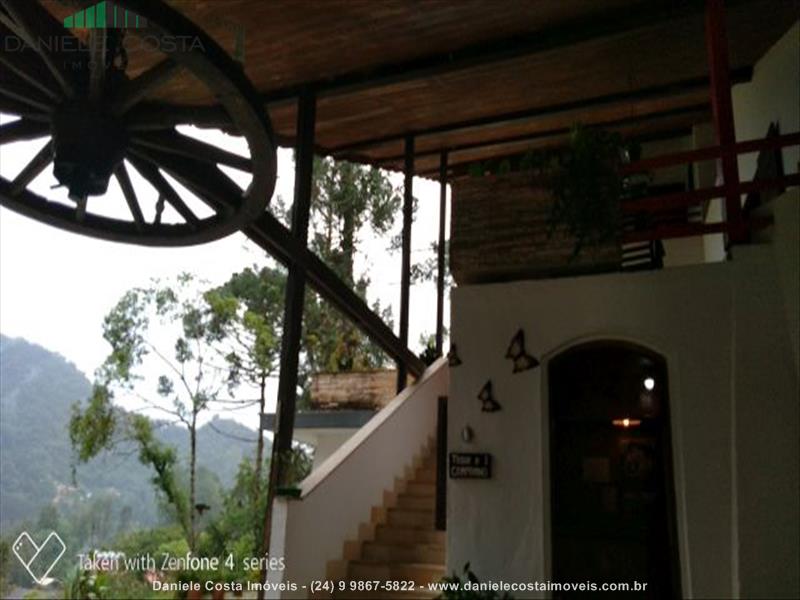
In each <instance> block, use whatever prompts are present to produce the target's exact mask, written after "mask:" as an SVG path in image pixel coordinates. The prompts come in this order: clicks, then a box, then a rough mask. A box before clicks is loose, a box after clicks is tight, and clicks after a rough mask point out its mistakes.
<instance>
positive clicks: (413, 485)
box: [406, 481, 436, 496]
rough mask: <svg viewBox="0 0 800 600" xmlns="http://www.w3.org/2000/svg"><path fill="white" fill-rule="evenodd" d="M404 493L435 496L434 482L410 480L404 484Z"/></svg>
mask: <svg viewBox="0 0 800 600" xmlns="http://www.w3.org/2000/svg"><path fill="white" fill-rule="evenodd" d="M406 494H408V495H411V496H435V495H436V484H435V483H432V482H431V483H417V482H415V481H411V482H409V484H408V485H407V486H406Z"/></svg>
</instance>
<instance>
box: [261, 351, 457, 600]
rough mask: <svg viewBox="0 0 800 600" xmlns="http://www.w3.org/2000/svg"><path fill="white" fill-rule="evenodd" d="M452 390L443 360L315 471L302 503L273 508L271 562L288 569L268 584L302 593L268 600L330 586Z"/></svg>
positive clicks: (432, 430) (280, 502)
mask: <svg viewBox="0 0 800 600" xmlns="http://www.w3.org/2000/svg"><path fill="white" fill-rule="evenodd" d="M447 388H448V370H447V361H446V359H439V360H438V361H436V362H435V363H434V364H433V365H432V366H431V367H429V368H428V369H427V370H426V371H425V373H424V374H423V375H422V377H421V378H420V379H419V381H418V382H417V383H416V384H414V385H413V386H410V387H409V388H407V389H406V390H404V391H403V392H402V393H401V394H399V395H398V396H397V397H396V398H395V399H394V400H392V401H391V402H390V403H389V404H388V405H387V406H386V407H385V408H384V409H383V410H381V411H380V412H379V413H378V414H376V415H375V417H373V418H372V420H370V421H369V422H368V423H367V424H366V425H365V426H364V427H362V428H361V429H360V430H359V431H358V432H357V433H356V434H355V435H353V437H352V438H350V439H349V440H347V442H345V443H344V444H343V445H342V446H341V447H340V448H339V449H338V450H337V451H336V452H334V453H333V454H332V455H331V456H330V457H328V459H327V460H326V461H325V462H324V463H323V464H322V465H320V467H319V468H317V469H315V470H314V471H313V472H312V473H311V475H309V476H308V477H307V478H306V479H305V480H304V481H303V482H302V483H301V485H300V487H301V495H300V498H298V499H289V498H277V499H276V500H275V506H274V509H273V510H274V512H273V521H272V535H271V544H270V556H271V557H281V556H282V557H284V561H285V569H284V570H283V571H271V572H270V574H269V578H268V583H270V584H272V585H279V584H280V583H281V582H282V583H283V584H284V585H288V584H290V583H293V584H296V585H297V586H298V589H297V590H296V591H294V592H293V591H283V592H275V591H270V592H268V593H267V597H271V598H307V597H309V596H310V589H308V588H306V589H304V588H303V587H302V586H304V585H305V586H308V585H310V582H312V581H315V580H316V581H319V580H324V579H325V577H326V566H327V564H328V562H329V561H334V560H339V559H341V557H342V549H343V545H344V542H345V541H347V540H354V539H356V538H357V536H358V529H359V525H360V524H361V523H366V522H368V521H369V520H370V514H371V509H372V507H373V506H380V505H381V504H382V503H383V493H384V491H386V490H392V489H393V487H394V483H395V479H396V478H401V477H403V476H404V474H405V470H406V468H407V467H410V466H411V465H412V464H413V462H414V459H415V457H417V456H418V455H419V453H420V452H421V451H422V450H423V449H424V447H425V446H426V444H427V443H428V442H429V440H430V439H431V438H433V437H434V436H435V434H436V414H437V399H438V397H439V396H446V395H447Z"/></svg>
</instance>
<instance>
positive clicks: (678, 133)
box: [384, 111, 711, 178]
mask: <svg viewBox="0 0 800 600" xmlns="http://www.w3.org/2000/svg"><path fill="white" fill-rule="evenodd" d="M695 114H696V115H697V117H700V116H702V115H705V116H706V117H707V118H708V119H710V118H711V112H710V111H706V112H699V113H695ZM691 133H692V127H691V125H689V124H683V125H673V126H669V127H665V128H664V129H662V130H658V131H652V132H647V133H642V134H638V135H629V136H625V138H626V139H629V140H631V141H636V142H640V143H646V142H655V141H662V140H671V139H675V138H678V137H684V136H687V135H690V134H691ZM542 141H543V142H545V143H543V144H542V145H537V146H536V147H535V148H534V149H535V150H543V149H553V148H559V147H562V146H564V145H565V144H566V142H567V141H568V135H567V134H562V135H557V136H553V138H552V142H551V143H549V144H548V143H546V140H542ZM526 152H527V151H520V150H513V151H511V150H509V151H507V152H503V153H498V154H496V155H494V156H487V157H484V158H478V159H475V158H470V159H467V160H461V161H457V162H453V161H452V160H450V159H448V162H449V164H448V177H450V178H457V177H462V176H464V175H466V174H467V173H468V172H469V168H470V166H471V165H473V164H474V163H480V162H484V161H487V160H497V161H502V160H511V161H514V160H517V159H520V158H522V157H523V156H524V155H525V154H526ZM384 168H391V169H393V170H397V169H398V167H396V166H391V167H384ZM438 174H439V167H438V166H437V167H427V168H425V169H421V170H419V171H417V173H416V176H417V177H428V178H436V177H437V176H438Z"/></svg>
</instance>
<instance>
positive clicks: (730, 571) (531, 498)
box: [448, 245, 800, 598]
mask: <svg viewBox="0 0 800 600" xmlns="http://www.w3.org/2000/svg"><path fill="white" fill-rule="evenodd" d="M782 298H783V297H782V294H781V289H780V284H779V282H778V276H777V273H776V268H775V267H774V258H773V250H772V247H771V246H770V245H764V246H750V247H746V248H744V247H742V248H739V249H737V252H736V257H735V260H734V261H733V262H729V263H718V264H709V265H701V266H691V267H679V268H675V269H669V270H663V271H657V272H645V273H634V274H614V275H600V276H591V277H579V278H571V279H557V280H548V281H531V282H519V283H510V284H499V285H487V286H461V287H459V288H457V289H456V290H455V291H454V293H453V301H452V311H453V312H452V314H453V321H452V332H453V333H452V336H453V337H452V339H453V341H454V342H455V343H457V345H458V350H459V354H460V356H461V359H462V360H463V365H461V366H459V367H457V368H455V369H451V382H450V402H449V408H448V410H449V431H448V436H449V440H450V448H449V450H450V451H473V452H474V451H479V452H490V453H492V454H493V456H494V461H495V462H494V464H495V467H496V468H495V474H494V478H493V480H491V481H463V480H450V481H449V482H448V568H449V569H460V568H461V566H462V565H463V564H464V563H465V562H467V561H470V562H471V563H472V566H473V569H474V570H475V572H476V573H477V574H478V576H479V577H481V578H485V579H489V578H491V579H493V580H498V579H503V580H506V581H534V580H539V581H544V580H547V579H548V577H549V573H550V568H549V545H550V540H549V530H548V513H547V511H548V510H549V508H548V506H547V502H548V498H549V493H550V487H549V478H548V473H547V465H548V460H549V459H548V448H549V446H548V443H549V442H548V439H547V438H548V431H547V426H546V423H547V422H548V421H547V392H546V389H547V388H546V381H545V379H546V372H547V362H548V360H549V359H550V358H551V357H552V356H554V355H556V354H558V353H559V352H561V351H562V350H564V349H565V348H567V347H569V346H570V345H572V344H575V343H579V342H581V341H586V340H589V339H622V340H630V341H634V342H636V343H638V344H641V345H644V346H647V347H650V348H652V349H653V350H655V351H656V352H659V353H660V354H662V355H663V356H664V357H665V358H666V360H667V365H668V372H669V386H670V401H671V410H672V431H673V445H674V463H675V464H674V470H675V479H676V481H675V486H676V497H677V498H676V503H677V516H678V529H679V532H678V533H679V541H680V558H681V576H682V581H683V584H682V585H683V594H684V596H687V597H706V598H719V597H731V596H734V595H735V594H737V593H738V590H739V588H740V586H741V589H742V590H743V591H744V590H747V591H750V592H752V591H753V590H754V589H757V588H758V587H759V586H761V585H764V586H765V587H764V589H769V591H770V594H769V595H780V594H781V593H782V594H783V595H795V596H797V595H800V586H799V585H798V580H797V566H796V565H797V564H798V560H799V559H800V550H799V549H798V545H797V542H792V541H791V540H792V539H794V540H796V539H797V538H798V534H800V530H799V529H798V528H799V526H798V518H800V517H798V511H797V506H798V496H797V490H798V483H799V482H800V479H799V478H798V452H799V451H800V449H799V448H798V438H800V431H799V430H798V404H797V396H798V387H797V377H796V372H795V371H794V370H793V369H792V368H791V367H789V368H787V366H788V365H790V364H791V363H790V360H789V358H790V357H791V352H792V350H791V348H790V346H791V344H790V341H789V334H788V333H787V329H786V326H785V325H786V321H785V319H784V312H783V311H782V310H778V307H779V308H782V306H783V305H782V302H783V299H782ZM520 327H522V328H524V330H525V337H526V342H527V345H528V347H529V348H528V349H529V352H531V353H532V354H534V355H535V356H537V357H539V358H540V359H541V361H542V366H541V367H539V368H538V369H535V370H532V371H527V372H524V373H521V374H517V375H513V374H512V373H511V363H510V361H508V360H507V359H505V358H504V354H505V351H506V348H507V346H508V343H509V341H510V339H511V337H512V335H513V334H514V333H515V332H516V331H517V329H518V328H520ZM490 378H491V379H492V382H493V384H494V390H495V395H496V399H497V401H498V402H500V403H501V405H502V407H503V408H502V411H500V412H498V413H492V414H489V413H481V412H480V403H479V401H478V400H477V399H476V395H477V394H478V391H479V390H480V389H481V387H482V386H483V384H484V383H485V382H486V380H487V379H490ZM760 390H768V393H769V400H768V401H765V399H764V397H763V395H762V393H760ZM760 406H768V407H769V410H770V416H769V418H768V419H766V417H765V418H764V421H765V422H768V423H769V426H768V428H767V427H762V426H760V425H759V424H758V419H757V415H758V412H759V408H758V407H760ZM465 425H470V426H471V427H472V428H473V430H474V431H475V439H474V442H473V443H471V444H464V443H463V442H461V438H460V435H459V433H460V431H461V429H462V428H463V427H464V426H465ZM737 440H738V443H741V444H742V447H741V448H738V452H735V451H734V448H735V444H736V443H737ZM759 445H761V447H763V448H764V450H766V451H769V452H770V457H769V460H762V459H764V458H765V457H764V456H763V452H762V451H761V450H760V449H759V448H760V446H759ZM743 448H746V449H747V452H748V453H749V452H753V454H748V455H747V456H746V457H742V456H741V452H742V450H743ZM753 457H758V461H757V462H756V460H755V459H754V458H753ZM754 469H758V470H759V471H758V473H755V472H754ZM750 481H753V482H755V483H753V484H751V483H749V482H750ZM778 481H780V482H781V485H780V487H779V489H780V491H779V492H778V493H776V494H775V495H774V496H770V498H769V501H768V502H767V503H766V504H765V505H763V506H760V505H759V504H758V499H759V498H761V499H763V498H764V496H767V495H770V491H769V489H761V488H758V486H760V485H761V484H764V483H769V484H775V483H776V482H778ZM737 485H738V490H737ZM792 486H793V487H792ZM756 488H758V490H760V491H757V489H756ZM737 504H738V505H739V512H738V513H737V512H736V510H737ZM771 515H772V516H771ZM773 517H774V518H773ZM779 530H782V531H783V533H782V534H779V533H778V532H779ZM745 543H746V544H748V546H749V547H751V548H756V549H757V551H758V552H760V553H761V554H760V555H759V556H760V558H759V556H754V554H755V550H754V551H748V550H747V549H746V548H744V547H743V546H742V544H745ZM742 560H747V561H751V562H750V564H749V565H748V566H747V568H744V567H742V568H740V567H739V566H737V565H739V564H740V563H741V561H742ZM792 561H793V562H792ZM792 564H793V565H795V566H794V568H792V567H791V565H792ZM767 573H768V574H769V580H768V581H767Z"/></svg>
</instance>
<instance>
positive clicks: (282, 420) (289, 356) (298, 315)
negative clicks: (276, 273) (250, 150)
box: [258, 89, 317, 600]
mask: <svg viewBox="0 0 800 600" xmlns="http://www.w3.org/2000/svg"><path fill="white" fill-rule="evenodd" d="M316 106H317V105H316V96H315V94H314V92H313V91H311V90H309V89H305V90H303V92H302V93H301V95H300V98H299V99H298V110H297V152H296V153H295V179H294V204H293V205H292V234H293V235H294V236H295V237H296V238H298V239H299V240H301V241H302V243H303V245H305V244H306V243H307V242H308V221H309V214H310V209H311V190H312V184H313V176H314V127H315V123H316ZM305 286H306V275H305V272H304V271H303V270H302V269H301V268H300V267H299V266H297V265H290V267H289V275H288V277H287V279H286V300H285V305H284V314H283V338H282V339H281V366H280V379H279V382H278V402H277V406H276V409H275V413H276V414H275V430H274V437H273V440H272V459H271V461H270V468H269V487H268V489H267V507H266V510H265V514H264V531H263V539H264V543H263V549H262V551H263V552H269V545H270V537H271V533H272V531H271V530H272V506H273V503H274V501H275V493H276V491H277V488H278V487H279V486H281V485H285V484H286V468H285V458H286V456H287V453H288V452H290V451H291V449H292V438H293V436H294V415H295V404H296V400H297V369H298V363H299V354H300V335H301V333H302V330H303V299H304V298H305ZM267 572H268V569H266V568H263V569H262V571H261V582H262V583H265V582H266V579H267ZM258 598H259V600H263V598H264V590H263V586H262V589H260V590H259V591H258Z"/></svg>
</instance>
